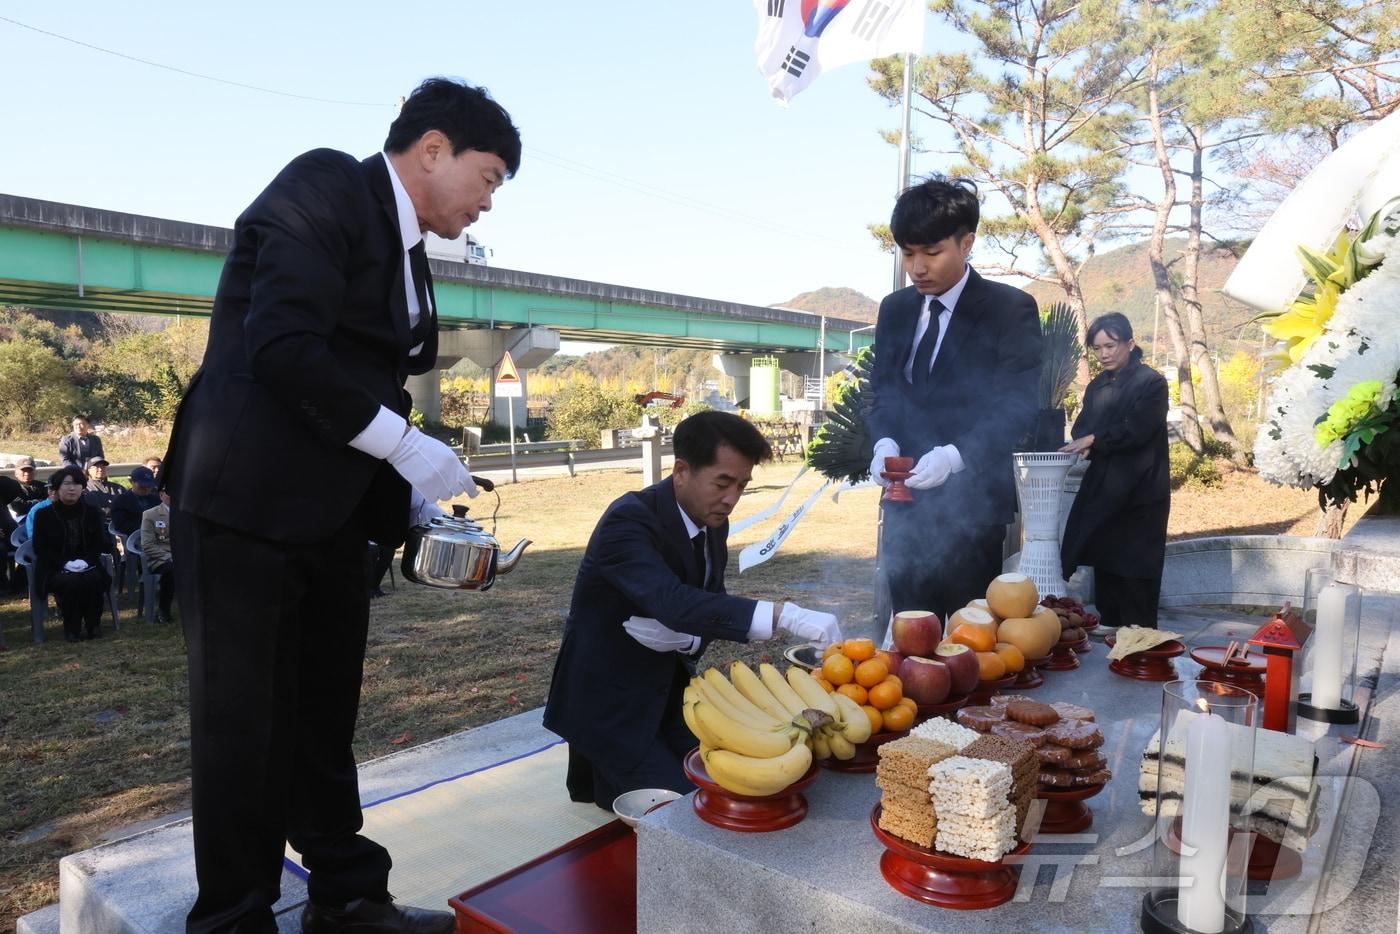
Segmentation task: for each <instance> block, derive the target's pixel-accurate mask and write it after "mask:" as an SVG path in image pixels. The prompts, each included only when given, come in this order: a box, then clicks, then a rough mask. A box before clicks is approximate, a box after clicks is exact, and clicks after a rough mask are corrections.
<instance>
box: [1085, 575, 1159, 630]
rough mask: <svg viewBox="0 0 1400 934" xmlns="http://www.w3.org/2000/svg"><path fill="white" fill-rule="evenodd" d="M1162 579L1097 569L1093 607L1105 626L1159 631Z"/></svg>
mask: <svg viewBox="0 0 1400 934" xmlns="http://www.w3.org/2000/svg"><path fill="white" fill-rule="evenodd" d="M1161 594H1162V578H1161V577H1124V576H1122V575H1121V574H1110V573H1108V572H1107V571H1101V570H1099V569H1098V568H1094V604H1095V606H1097V607H1098V609H1099V620H1100V621H1101V622H1102V623H1103V624H1104V625H1105V626H1144V627H1146V628H1148V629H1156V628H1157V601H1158V599H1159V598H1160V597H1161Z"/></svg>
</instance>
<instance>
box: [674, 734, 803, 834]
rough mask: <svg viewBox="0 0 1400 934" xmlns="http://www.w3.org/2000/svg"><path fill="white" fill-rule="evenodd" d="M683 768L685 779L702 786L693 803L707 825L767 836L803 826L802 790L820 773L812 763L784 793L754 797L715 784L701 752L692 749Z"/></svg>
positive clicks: (698, 814)
mask: <svg viewBox="0 0 1400 934" xmlns="http://www.w3.org/2000/svg"><path fill="white" fill-rule="evenodd" d="M683 765H684V768H685V776H686V778H688V779H690V780H691V781H692V782H694V783H695V784H696V785H697V786H699V790H697V791H696V792H695V795H694V797H692V798H691V799H690V804H691V807H693V808H694V809H695V814H696V816H697V817H699V818H700V819H701V820H702V821H704V822H705V823H707V824H714V825H715V826H716V827H723V828H724V829H725V830H738V831H741V832H744V833H766V832H767V831H770V830H783V829H784V828H787V827H791V826H792V825H793V824H798V823H801V821H802V818H804V817H806V816H807V799H806V798H804V797H803V796H802V789H804V788H806V787H807V786H809V785H811V784H812V782H814V781H816V780H817V773H818V772H820V771H821V769H820V768H818V767H817V763H816V762H815V761H813V762H812V767H811V768H809V769H808V770H807V771H806V773H805V774H804V775H803V776H802V777H801V778H799V779H798V780H797V781H795V782H793V783H792V784H791V785H788V786H787V787H786V788H784V789H783V790H782V791H780V792H778V793H777V794H773V795H764V796H763V797H755V796H753V795H741V794H735V793H734V792H732V791H730V790H729V789H727V788H724V787H722V786H721V785H718V784H716V783H715V781H714V779H712V778H710V773H709V772H707V771H705V760H703V759H701V758H700V750H699V749H692V750H691V751H690V754H689V755H687V756H686V757H685V762H684V763H683Z"/></svg>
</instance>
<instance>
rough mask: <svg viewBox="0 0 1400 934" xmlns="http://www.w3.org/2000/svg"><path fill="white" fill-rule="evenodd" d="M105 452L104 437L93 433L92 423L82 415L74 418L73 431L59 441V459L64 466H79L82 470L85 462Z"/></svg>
mask: <svg viewBox="0 0 1400 934" xmlns="http://www.w3.org/2000/svg"><path fill="white" fill-rule="evenodd" d="M103 454H104V452H103V450H102V439H101V438H99V437H97V435H96V434H94V433H93V430H92V425H91V424H89V423H88V420H87V419H85V418H83V417H82V416H81V415H79V416H78V417H77V418H75V419H73V433H72V434H67V435H64V436H63V438H62V439H61V440H60V441H59V442H58V459H59V460H60V461H62V462H63V466H64V467H77V468H78V470H79V471H80V472H81V471H82V469H83V465H84V464H86V463H87V462H88V461H90V460H92V458H94V457H102V456H103Z"/></svg>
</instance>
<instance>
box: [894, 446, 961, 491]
mask: <svg viewBox="0 0 1400 934" xmlns="http://www.w3.org/2000/svg"><path fill="white" fill-rule="evenodd" d="M955 450H956V448H954V447H953V446H952V445H951V444H945V445H943V446H942V447H936V448H934V449H933V450H932V451H929V452H928V453H927V454H925V455H924V456H923V457H921V458H919V462H918V463H917V464H915V465H914V472H913V473H911V474H910V475H909V479H908V480H905V481H904V485H905V486H907V487H908V488H909V489H911V490H931V489H933V488H934V487H936V486H942V485H943V484H944V483H946V482H948V478H949V477H951V476H952V475H953V473H954V471H955V468H956V467H958V466H960V461H961V458H959V459H958V461H957V462H955V461H954V460H953V454H952V452H953V451H955Z"/></svg>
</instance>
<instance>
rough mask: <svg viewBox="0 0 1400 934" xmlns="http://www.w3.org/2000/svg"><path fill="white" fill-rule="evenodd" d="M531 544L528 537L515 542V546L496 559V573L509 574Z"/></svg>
mask: <svg viewBox="0 0 1400 934" xmlns="http://www.w3.org/2000/svg"><path fill="white" fill-rule="evenodd" d="M529 544H530V540H529V539H528V538H522V539H521V540H520V541H518V542H516V543H515V547H514V548H512V549H511V550H510V551H508V552H506V553H505V554H503V555H501V556H500V557H499V558H497V559H496V573H497V574H509V573H510V572H511V571H513V570H514V569H515V565H516V564H517V563H518V562H519V561H520V556H521V555H523V554H524V553H525V548H526V546H527V545H529Z"/></svg>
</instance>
